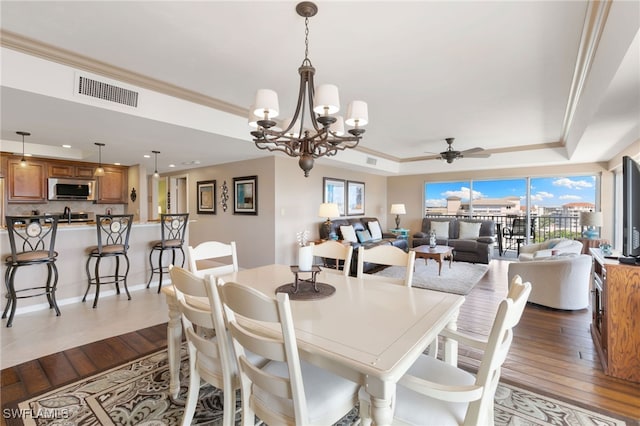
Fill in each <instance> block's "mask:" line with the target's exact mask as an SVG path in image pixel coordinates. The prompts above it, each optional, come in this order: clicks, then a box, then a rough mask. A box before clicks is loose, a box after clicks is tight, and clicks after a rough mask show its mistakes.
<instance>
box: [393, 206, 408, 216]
mask: <svg viewBox="0 0 640 426" xmlns="http://www.w3.org/2000/svg"><path fill="white" fill-rule="evenodd" d="M391 214H407V211H406V209H405V208H404V204H391Z"/></svg>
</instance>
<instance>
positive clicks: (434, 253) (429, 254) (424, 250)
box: [413, 245, 453, 275]
mask: <svg viewBox="0 0 640 426" xmlns="http://www.w3.org/2000/svg"><path fill="white" fill-rule="evenodd" d="M413 251H415V252H416V259H419V258H422V259H424V262H425V263H426V262H427V259H433V260H435V261H436V262H438V275H440V273H441V272H442V261H443V260H445V259H447V258H448V259H449V269H451V261H452V260H453V247H449V246H435V247H430V246H427V245H425V246H418V247H415V248H413Z"/></svg>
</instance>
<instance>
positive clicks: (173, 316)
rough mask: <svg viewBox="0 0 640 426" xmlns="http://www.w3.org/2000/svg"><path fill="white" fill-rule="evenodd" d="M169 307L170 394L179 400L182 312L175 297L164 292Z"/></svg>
mask: <svg viewBox="0 0 640 426" xmlns="http://www.w3.org/2000/svg"><path fill="white" fill-rule="evenodd" d="M165 288H169V287H163V288H162V291H163V293H165V296H166V298H167V306H168V307H169V322H168V324H167V352H168V356H169V392H170V394H171V396H172V397H174V398H177V397H178V393H179V391H180V342H181V341H182V323H181V322H180V310H179V309H178V301H177V300H176V298H175V295H170V294H168V293H167V292H165V291H164V289H165Z"/></svg>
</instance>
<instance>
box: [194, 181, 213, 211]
mask: <svg viewBox="0 0 640 426" xmlns="http://www.w3.org/2000/svg"><path fill="white" fill-rule="evenodd" d="M197 186H198V214H216V181H215V180H203V181H199V182H198V183H197Z"/></svg>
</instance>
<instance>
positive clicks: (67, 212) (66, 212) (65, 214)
mask: <svg viewBox="0 0 640 426" xmlns="http://www.w3.org/2000/svg"><path fill="white" fill-rule="evenodd" d="M65 217H66V218H67V223H71V209H70V208H69V206H64V212H63V213H62V218H63V219H64V218H65Z"/></svg>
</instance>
